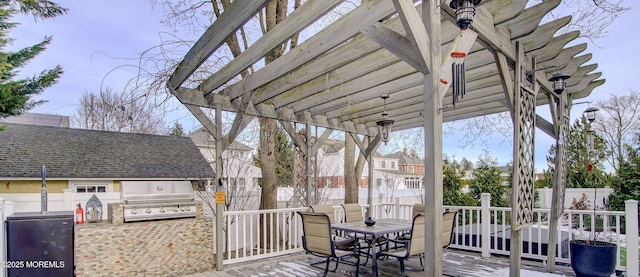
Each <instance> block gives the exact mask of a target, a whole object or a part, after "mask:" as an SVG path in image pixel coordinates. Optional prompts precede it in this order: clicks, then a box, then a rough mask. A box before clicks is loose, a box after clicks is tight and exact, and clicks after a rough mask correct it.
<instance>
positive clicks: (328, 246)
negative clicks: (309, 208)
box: [298, 211, 360, 276]
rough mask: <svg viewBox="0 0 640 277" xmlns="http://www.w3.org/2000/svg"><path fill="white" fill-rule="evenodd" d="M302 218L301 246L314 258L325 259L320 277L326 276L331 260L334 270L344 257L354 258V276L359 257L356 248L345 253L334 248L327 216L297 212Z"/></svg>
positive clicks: (358, 265)
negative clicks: (333, 261) (333, 262)
mask: <svg viewBox="0 0 640 277" xmlns="http://www.w3.org/2000/svg"><path fill="white" fill-rule="evenodd" d="M298 214H299V215H300V217H301V218H302V232H303V235H302V246H303V248H304V250H305V251H306V252H307V253H310V254H312V255H315V256H319V257H324V258H326V259H327V260H326V266H325V268H324V273H323V275H322V276H327V273H328V272H329V263H330V262H331V260H332V259H334V260H335V261H336V269H337V267H338V262H339V261H340V260H341V259H343V258H346V257H349V256H354V257H355V258H356V262H355V265H356V271H355V272H356V275H357V272H358V270H359V269H360V255H359V253H358V252H359V251H358V248H357V247H354V248H353V250H350V251H345V250H340V249H337V248H336V247H335V244H334V240H333V237H332V235H331V225H330V224H331V223H330V219H329V216H328V215H326V214H322V213H311V212H300V211H299V212H298Z"/></svg>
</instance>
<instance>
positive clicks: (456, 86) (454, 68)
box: [451, 51, 467, 107]
mask: <svg viewBox="0 0 640 277" xmlns="http://www.w3.org/2000/svg"><path fill="white" fill-rule="evenodd" d="M466 56H467V53H465V52H460V51H454V52H451V58H453V62H452V63H451V88H452V89H453V93H452V99H453V106H454V107H455V106H456V103H457V102H458V98H460V99H462V98H463V97H464V94H465V90H466V82H465V77H464V58H465V57H466Z"/></svg>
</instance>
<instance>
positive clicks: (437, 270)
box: [422, 0, 443, 276]
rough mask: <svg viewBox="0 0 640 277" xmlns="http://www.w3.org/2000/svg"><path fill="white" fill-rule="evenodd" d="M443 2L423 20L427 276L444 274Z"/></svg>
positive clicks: (431, 6)
mask: <svg viewBox="0 0 640 277" xmlns="http://www.w3.org/2000/svg"><path fill="white" fill-rule="evenodd" d="M440 2H441V1H439V0H430V1H425V3H424V4H423V7H422V20H423V23H424V25H425V27H426V29H427V34H428V36H429V38H430V45H429V48H430V52H429V55H430V61H431V64H430V65H429V69H430V70H431V72H430V73H429V74H425V75H424V79H423V80H424V81H423V86H424V87H423V88H424V99H425V100H424V112H423V120H424V157H425V159H424V163H425V172H424V184H425V192H424V193H425V194H424V199H425V211H426V212H425V215H426V221H425V224H426V226H425V264H424V269H425V270H424V276H442V193H443V192H442V110H441V108H442V96H441V95H440V94H439V93H438V86H439V81H438V76H440V66H441V65H440V60H441V55H440V48H441V41H440Z"/></svg>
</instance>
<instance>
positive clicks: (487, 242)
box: [480, 193, 491, 258]
mask: <svg viewBox="0 0 640 277" xmlns="http://www.w3.org/2000/svg"><path fill="white" fill-rule="evenodd" d="M480 204H481V208H482V209H481V219H480V221H481V224H482V234H481V239H482V244H481V245H482V257H483V258H488V257H490V256H491V253H490V250H491V234H490V230H491V228H490V226H491V213H490V212H489V207H490V206H491V194H489V193H483V194H480Z"/></svg>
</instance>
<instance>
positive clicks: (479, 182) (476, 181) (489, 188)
mask: <svg viewBox="0 0 640 277" xmlns="http://www.w3.org/2000/svg"><path fill="white" fill-rule="evenodd" d="M497 165H498V161H497V160H495V159H494V158H492V157H491V156H489V154H484V155H483V156H480V158H479V160H478V164H477V166H476V168H475V169H474V170H473V175H474V178H473V179H472V180H471V185H470V189H471V196H472V197H473V198H474V199H476V200H480V195H481V194H482V193H489V194H491V206H493V207H508V206H509V203H508V201H507V198H506V193H507V189H508V188H509V187H508V186H505V185H504V179H503V178H502V176H500V168H498V166H497Z"/></svg>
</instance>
